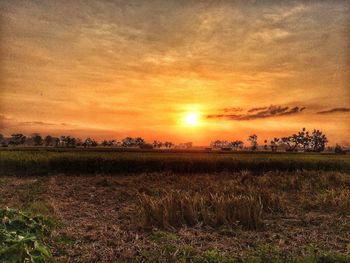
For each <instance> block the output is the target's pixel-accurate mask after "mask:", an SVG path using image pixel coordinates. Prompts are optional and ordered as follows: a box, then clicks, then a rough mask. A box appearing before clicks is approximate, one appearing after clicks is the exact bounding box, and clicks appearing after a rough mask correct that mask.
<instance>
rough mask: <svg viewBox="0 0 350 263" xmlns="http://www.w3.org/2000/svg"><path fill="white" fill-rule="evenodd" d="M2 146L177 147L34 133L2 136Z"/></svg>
mask: <svg viewBox="0 0 350 263" xmlns="http://www.w3.org/2000/svg"><path fill="white" fill-rule="evenodd" d="M0 144H1V146H2V147H7V146H18V145H31V146H46V147H50V146H51V147H97V146H103V147H113V146H120V147H140V148H147V147H148V148H172V147H173V146H175V144H174V143H172V142H170V141H165V142H161V141H158V140H155V141H153V143H152V144H149V143H147V142H146V141H145V139H143V138H141V137H135V138H132V137H126V138H124V139H122V140H121V141H117V140H103V141H101V142H100V143H98V142H97V141H96V140H95V139H93V138H90V137H88V138H86V139H84V140H82V139H80V138H75V137H72V136H65V135H63V136H59V137H54V136H51V135H47V136H45V137H42V136H41V135H40V134H38V133H34V134H32V135H31V136H29V137H27V136H25V135H24V134H22V133H14V134H12V135H11V137H9V138H5V137H4V136H3V135H2V134H0Z"/></svg>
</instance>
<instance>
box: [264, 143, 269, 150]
mask: <svg viewBox="0 0 350 263" xmlns="http://www.w3.org/2000/svg"><path fill="white" fill-rule="evenodd" d="M267 149H268V147H267V140H264V150H265V151H267Z"/></svg>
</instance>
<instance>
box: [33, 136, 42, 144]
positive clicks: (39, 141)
mask: <svg viewBox="0 0 350 263" xmlns="http://www.w3.org/2000/svg"><path fill="white" fill-rule="evenodd" d="M32 140H33V142H34V145H35V146H39V145H42V144H43V138H42V137H41V136H40V134H38V133H33V134H32Z"/></svg>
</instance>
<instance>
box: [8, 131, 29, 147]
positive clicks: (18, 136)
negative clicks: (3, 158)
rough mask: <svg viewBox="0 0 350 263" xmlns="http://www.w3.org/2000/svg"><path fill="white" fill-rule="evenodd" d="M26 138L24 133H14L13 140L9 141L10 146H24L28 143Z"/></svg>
mask: <svg viewBox="0 0 350 263" xmlns="http://www.w3.org/2000/svg"><path fill="white" fill-rule="evenodd" d="M26 138H27V137H26V136H24V135H23V134H22V133H14V134H12V135H11V139H10V141H9V144H10V145H20V144H24V142H25V141H26Z"/></svg>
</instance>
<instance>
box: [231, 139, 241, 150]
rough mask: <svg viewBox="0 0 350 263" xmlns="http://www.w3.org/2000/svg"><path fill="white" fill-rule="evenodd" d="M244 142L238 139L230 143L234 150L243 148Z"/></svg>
mask: <svg viewBox="0 0 350 263" xmlns="http://www.w3.org/2000/svg"><path fill="white" fill-rule="evenodd" d="M243 145H244V143H243V142H242V141H239V140H236V141H233V142H231V143H230V146H231V148H232V149H233V150H238V149H240V150H242V149H243Z"/></svg>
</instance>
